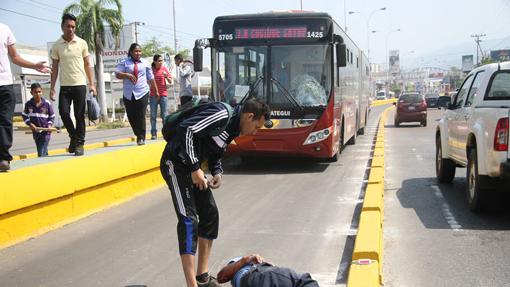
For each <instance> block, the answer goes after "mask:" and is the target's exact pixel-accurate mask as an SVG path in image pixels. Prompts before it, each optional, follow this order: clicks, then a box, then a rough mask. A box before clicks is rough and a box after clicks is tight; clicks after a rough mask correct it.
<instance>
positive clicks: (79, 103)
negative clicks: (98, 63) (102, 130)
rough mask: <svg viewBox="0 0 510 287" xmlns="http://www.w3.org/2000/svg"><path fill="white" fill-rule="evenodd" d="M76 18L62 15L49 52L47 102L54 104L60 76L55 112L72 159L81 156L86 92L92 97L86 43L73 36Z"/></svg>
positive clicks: (83, 139) (92, 79) (92, 85)
mask: <svg viewBox="0 0 510 287" xmlns="http://www.w3.org/2000/svg"><path fill="white" fill-rule="evenodd" d="M76 25H77V22H76V17H75V16H74V15H72V14H69V13H65V14H64V15H62V22H61V28H62V33H63V34H62V36H61V37H60V38H58V39H57V41H56V42H55V43H54V44H53V47H52V48H51V59H52V61H53V63H52V74H51V90H50V99H51V100H52V101H55V93H56V92H55V84H56V81H57V76H58V75H59V74H60V92H59V95H58V101H59V102H58V111H59V113H60V117H61V118H62V122H64V126H65V128H66V130H67V133H68V134H69V139H70V142H69V147H68V151H69V153H74V155H76V156H82V155H83V154H84V149H83V145H84V144H85V104H86V97H87V81H88V91H89V92H92V93H93V94H96V87H95V86H94V78H93V75H92V66H91V64H90V62H89V49H88V46H87V42H85V41H84V40H83V39H82V38H80V37H78V36H77V35H76V34H75V31H76ZM71 104H73V109H74V119H75V121H76V126H75V124H74V123H73V120H72V119H71Z"/></svg>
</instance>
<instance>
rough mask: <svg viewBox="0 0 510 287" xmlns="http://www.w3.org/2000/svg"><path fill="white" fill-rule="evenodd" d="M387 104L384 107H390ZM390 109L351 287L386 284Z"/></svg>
mask: <svg viewBox="0 0 510 287" xmlns="http://www.w3.org/2000/svg"><path fill="white" fill-rule="evenodd" d="M386 101H391V100H386ZM386 101H384V102H385V103H384V104H387V103H389V102H386ZM378 102H383V101H378ZM391 108H392V107H389V108H387V109H386V110H385V111H384V112H383V114H382V115H381V118H380V119H379V125H378V128H377V132H376V135H375V137H374V151H373V154H372V161H371V165H370V171H369V175H368V184H367V186H366V189H365V196H364V199H363V207H362V209H361V214H360V219H359V224H358V233H357V235H356V241H355V243H354V250H353V253H352V263H351V266H350V268H349V276H348V279H347V286H348V287H361V286H363V287H372V286H373V287H375V286H380V285H382V282H383V273H382V256H383V215H384V123H385V122H386V114H387V112H388V111H389V110H390V109H391Z"/></svg>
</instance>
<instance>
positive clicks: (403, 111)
mask: <svg viewBox="0 0 510 287" xmlns="http://www.w3.org/2000/svg"><path fill="white" fill-rule="evenodd" d="M394 105H395V106H396V111H395V126H396V127H398V126H399V125H400V124H401V123H404V122H419V123H420V124H421V125H422V126H424V127H426V126H427V103H426V102H425V99H424V97H423V95H421V94H418V93H407V94H402V95H401V96H400V97H399V99H398V102H396V103H395V104H394Z"/></svg>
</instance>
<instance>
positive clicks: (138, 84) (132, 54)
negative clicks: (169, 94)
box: [115, 43, 159, 145]
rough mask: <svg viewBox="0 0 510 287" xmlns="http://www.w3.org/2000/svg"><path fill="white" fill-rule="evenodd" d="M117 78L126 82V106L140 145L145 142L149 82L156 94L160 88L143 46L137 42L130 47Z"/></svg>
mask: <svg viewBox="0 0 510 287" xmlns="http://www.w3.org/2000/svg"><path fill="white" fill-rule="evenodd" d="M115 76H116V77H117V79H122V80H123V84H124V98H123V100H124V106H125V107H126V113H127V117H128V120H129V124H130V125H131V128H132V129H133V133H134V134H135V136H136V143H137V144H138V145H144V144H145V133H146V127H145V113H146V111H147V103H148V101H149V90H150V88H149V84H150V85H151V87H152V88H153V89H154V91H155V93H154V95H155V96H157V97H159V89H158V87H157V86H156V83H155V82H154V74H152V69H151V66H150V65H149V64H148V63H147V61H145V60H144V59H142V47H141V46H140V45H138V44H137V43H133V44H131V46H130V47H129V52H128V57H127V58H126V59H124V60H122V61H121V62H120V63H119V64H118V65H117V67H116V69H115Z"/></svg>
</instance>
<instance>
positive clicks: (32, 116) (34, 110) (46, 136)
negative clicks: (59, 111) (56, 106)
mask: <svg viewBox="0 0 510 287" xmlns="http://www.w3.org/2000/svg"><path fill="white" fill-rule="evenodd" d="M30 94H31V95H32V98H31V99H30V100H28V101H27V102H26V104H25V108H24V109H23V113H22V114H21V116H22V117H23V121H24V122H25V124H27V126H29V127H30V129H31V130H32V135H33V137H34V141H35V145H36V147H37V156H39V157H44V156H47V155H48V144H49V143H50V138H51V131H49V130H47V129H50V128H51V127H53V122H54V121H55V113H54V112H53V108H52V107H51V103H50V102H49V101H47V100H46V99H45V98H43V97H42V95H43V91H42V88H41V85H40V84H39V83H33V84H32V85H31V86H30Z"/></svg>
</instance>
